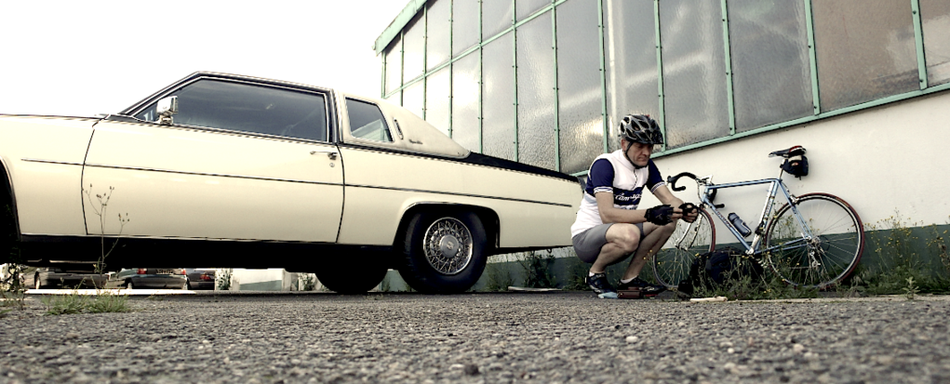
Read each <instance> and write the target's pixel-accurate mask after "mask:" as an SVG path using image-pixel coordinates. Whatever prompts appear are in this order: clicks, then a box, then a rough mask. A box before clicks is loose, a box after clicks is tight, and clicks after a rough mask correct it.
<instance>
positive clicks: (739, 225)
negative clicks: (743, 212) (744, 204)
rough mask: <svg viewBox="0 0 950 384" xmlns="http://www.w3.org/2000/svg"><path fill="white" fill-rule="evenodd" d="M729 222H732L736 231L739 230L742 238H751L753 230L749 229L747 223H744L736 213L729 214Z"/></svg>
mask: <svg viewBox="0 0 950 384" xmlns="http://www.w3.org/2000/svg"><path fill="white" fill-rule="evenodd" d="M729 221H731V222H732V225H735V226H736V229H737V230H739V233H740V234H742V237H749V235H751V234H752V230H751V229H749V226H747V225H745V222H744V221H742V219H740V218H739V215H737V214H736V213H735V212H733V213H730V214H729Z"/></svg>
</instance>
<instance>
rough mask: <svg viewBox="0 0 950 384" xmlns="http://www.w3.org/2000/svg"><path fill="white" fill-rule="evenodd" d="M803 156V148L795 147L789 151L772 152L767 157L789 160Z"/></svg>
mask: <svg viewBox="0 0 950 384" xmlns="http://www.w3.org/2000/svg"><path fill="white" fill-rule="evenodd" d="M804 154H805V147H803V146H801V145H796V146H794V147H791V148H789V149H780V150H778V151H775V152H772V153H770V154H769V157H775V156H782V157H784V158H786V159H787V158H789V157H793V156H801V155H804Z"/></svg>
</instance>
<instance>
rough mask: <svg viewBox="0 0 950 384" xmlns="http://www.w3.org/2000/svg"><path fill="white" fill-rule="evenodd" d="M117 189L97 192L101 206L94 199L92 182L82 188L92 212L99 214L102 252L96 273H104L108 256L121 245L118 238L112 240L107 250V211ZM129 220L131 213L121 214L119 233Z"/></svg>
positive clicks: (112, 188)
mask: <svg viewBox="0 0 950 384" xmlns="http://www.w3.org/2000/svg"><path fill="white" fill-rule="evenodd" d="M114 191H115V187H111V186H110V187H109V191H108V192H104V193H97V194H96V201H98V202H99V206H98V207H97V206H96V202H95V201H93V200H92V184H89V189H85V188H83V189H82V193H83V194H85V195H86V198H88V199H89V206H90V207H91V208H92V212H93V213H94V214H95V215H96V216H99V240H100V243H101V244H100V246H101V253H100V255H99V260H97V261H96V264H95V266H96V273H104V272H105V268H106V258H107V257H109V255H110V254H112V251H114V250H115V247H116V246H117V245H119V240H118V239H116V240H115V241H113V242H112V245H111V246H109V247H108V248H109V249H108V250H106V248H107V247H106V212H107V211H108V209H109V200H110V199H112V192H114ZM128 222H129V214H128V213H126V214H125V215H124V216H123V215H122V214H121V213H120V214H119V234H121V233H122V229H123V228H125V225H126V224H128Z"/></svg>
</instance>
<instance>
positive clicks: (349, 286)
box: [315, 252, 389, 294]
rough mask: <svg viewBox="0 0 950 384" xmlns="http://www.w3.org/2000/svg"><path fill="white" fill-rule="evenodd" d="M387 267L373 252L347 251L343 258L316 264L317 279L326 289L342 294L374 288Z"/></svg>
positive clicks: (387, 269) (382, 277) (383, 276)
mask: <svg viewBox="0 0 950 384" xmlns="http://www.w3.org/2000/svg"><path fill="white" fill-rule="evenodd" d="M387 271H389V268H387V267H386V264H385V263H384V262H383V260H382V258H381V257H379V255H377V254H375V253H369V252H355V253H347V254H345V256H344V257H343V258H338V259H335V260H328V261H323V262H321V263H319V264H318V266H317V270H316V271H315V274H316V275H317V280H319V281H320V283H321V284H323V286H324V287H327V289H329V290H331V291H333V292H336V293H342V294H360V293H366V292H368V291H369V290H371V289H373V288H376V286H377V285H379V283H381V282H382V281H383V279H384V278H385V277H386V272H387Z"/></svg>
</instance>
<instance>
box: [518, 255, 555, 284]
mask: <svg viewBox="0 0 950 384" xmlns="http://www.w3.org/2000/svg"><path fill="white" fill-rule="evenodd" d="M518 263H519V264H520V265H521V268H522V269H523V270H524V276H525V277H524V286H525V287H529V288H554V287H557V282H556V280H555V276H554V275H553V274H552V273H551V265H552V264H554V255H553V254H552V253H550V252H549V253H546V254H544V253H540V252H525V254H524V258H522V259H521V260H519V261H518Z"/></svg>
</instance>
